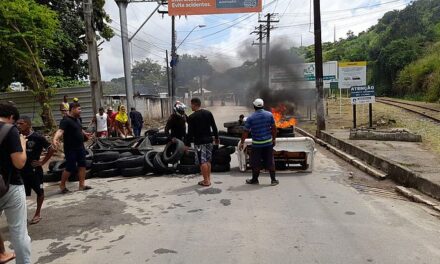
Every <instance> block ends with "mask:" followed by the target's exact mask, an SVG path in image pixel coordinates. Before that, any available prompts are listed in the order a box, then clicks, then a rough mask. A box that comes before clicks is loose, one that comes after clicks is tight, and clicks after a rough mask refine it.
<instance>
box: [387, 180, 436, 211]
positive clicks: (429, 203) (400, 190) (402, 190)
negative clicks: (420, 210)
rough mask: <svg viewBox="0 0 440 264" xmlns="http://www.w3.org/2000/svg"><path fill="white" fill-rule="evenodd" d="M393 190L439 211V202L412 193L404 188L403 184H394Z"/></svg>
mask: <svg viewBox="0 0 440 264" xmlns="http://www.w3.org/2000/svg"><path fill="white" fill-rule="evenodd" d="M395 190H396V192H397V193H399V194H401V195H403V196H405V197H406V198H408V199H410V200H412V201H414V202H416V203H422V204H425V205H427V206H429V207H431V208H432V209H434V210H435V211H437V212H440V204H438V203H433V202H432V201H429V200H427V199H425V198H424V197H423V196H421V195H419V194H415V193H413V192H412V191H411V190H409V189H408V188H405V187H403V186H396V188H395Z"/></svg>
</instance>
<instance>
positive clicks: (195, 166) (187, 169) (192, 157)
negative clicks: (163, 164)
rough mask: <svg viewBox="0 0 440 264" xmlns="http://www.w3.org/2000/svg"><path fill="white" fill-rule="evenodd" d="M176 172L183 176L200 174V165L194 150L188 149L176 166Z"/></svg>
mask: <svg viewBox="0 0 440 264" xmlns="http://www.w3.org/2000/svg"><path fill="white" fill-rule="evenodd" d="M177 171H179V173H181V174H184V175H188V174H196V173H200V165H199V162H198V159H197V151H196V150H195V149H189V150H188V151H187V152H186V153H184V154H183V155H182V157H181V158H180V161H179V164H178V165H177Z"/></svg>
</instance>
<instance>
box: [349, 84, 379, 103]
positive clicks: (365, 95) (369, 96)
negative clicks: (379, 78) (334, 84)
mask: <svg viewBox="0 0 440 264" xmlns="http://www.w3.org/2000/svg"><path fill="white" fill-rule="evenodd" d="M350 92H351V98H350V99H351V104H371V103H374V102H375V101H376V96H375V91H374V86H367V85H360V86H352V87H351V88H350Z"/></svg>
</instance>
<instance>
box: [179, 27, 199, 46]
mask: <svg viewBox="0 0 440 264" xmlns="http://www.w3.org/2000/svg"><path fill="white" fill-rule="evenodd" d="M203 27H206V25H197V26H195V27H194V28H193V29H191V31H190V32H189V33H188V35H186V37H185V38H184V39H183V40H182V42H180V44H179V46H177V48H176V50H177V49H178V48H179V47H180V45H182V44H183V42H184V41H185V40H186V39H187V38H188V37H189V35H191V33H192V32H193V31H194V30H195V29H196V28H203Z"/></svg>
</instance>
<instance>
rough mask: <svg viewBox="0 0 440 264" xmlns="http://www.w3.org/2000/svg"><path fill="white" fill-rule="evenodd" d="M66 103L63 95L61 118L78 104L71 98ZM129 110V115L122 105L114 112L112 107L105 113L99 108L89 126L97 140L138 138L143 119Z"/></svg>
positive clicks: (66, 97)
mask: <svg viewBox="0 0 440 264" xmlns="http://www.w3.org/2000/svg"><path fill="white" fill-rule="evenodd" d="M68 101H69V100H68V96H67V95H64V97H63V101H62V102H61V104H60V111H61V115H62V116H63V117H65V116H67V115H68V114H69V112H70V108H71V106H72V105H73V104H74V103H79V100H78V98H73V101H72V102H71V103H69V102H68ZM130 110H131V111H130V113H127V108H126V107H125V106H124V105H120V106H118V109H117V111H116V112H115V111H113V108H112V107H108V108H107V111H105V109H104V107H100V108H99V109H98V113H97V114H96V115H95V116H94V117H93V119H92V121H91V123H90V124H89V126H91V125H93V126H95V128H96V134H95V135H96V137H98V138H106V137H128V136H135V137H139V136H140V135H141V130H142V127H143V125H144V119H143V117H142V114H141V113H140V112H139V111H137V110H136V108H134V107H132V108H131V109H130ZM79 120H80V121H81V122H82V120H81V117H79Z"/></svg>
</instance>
